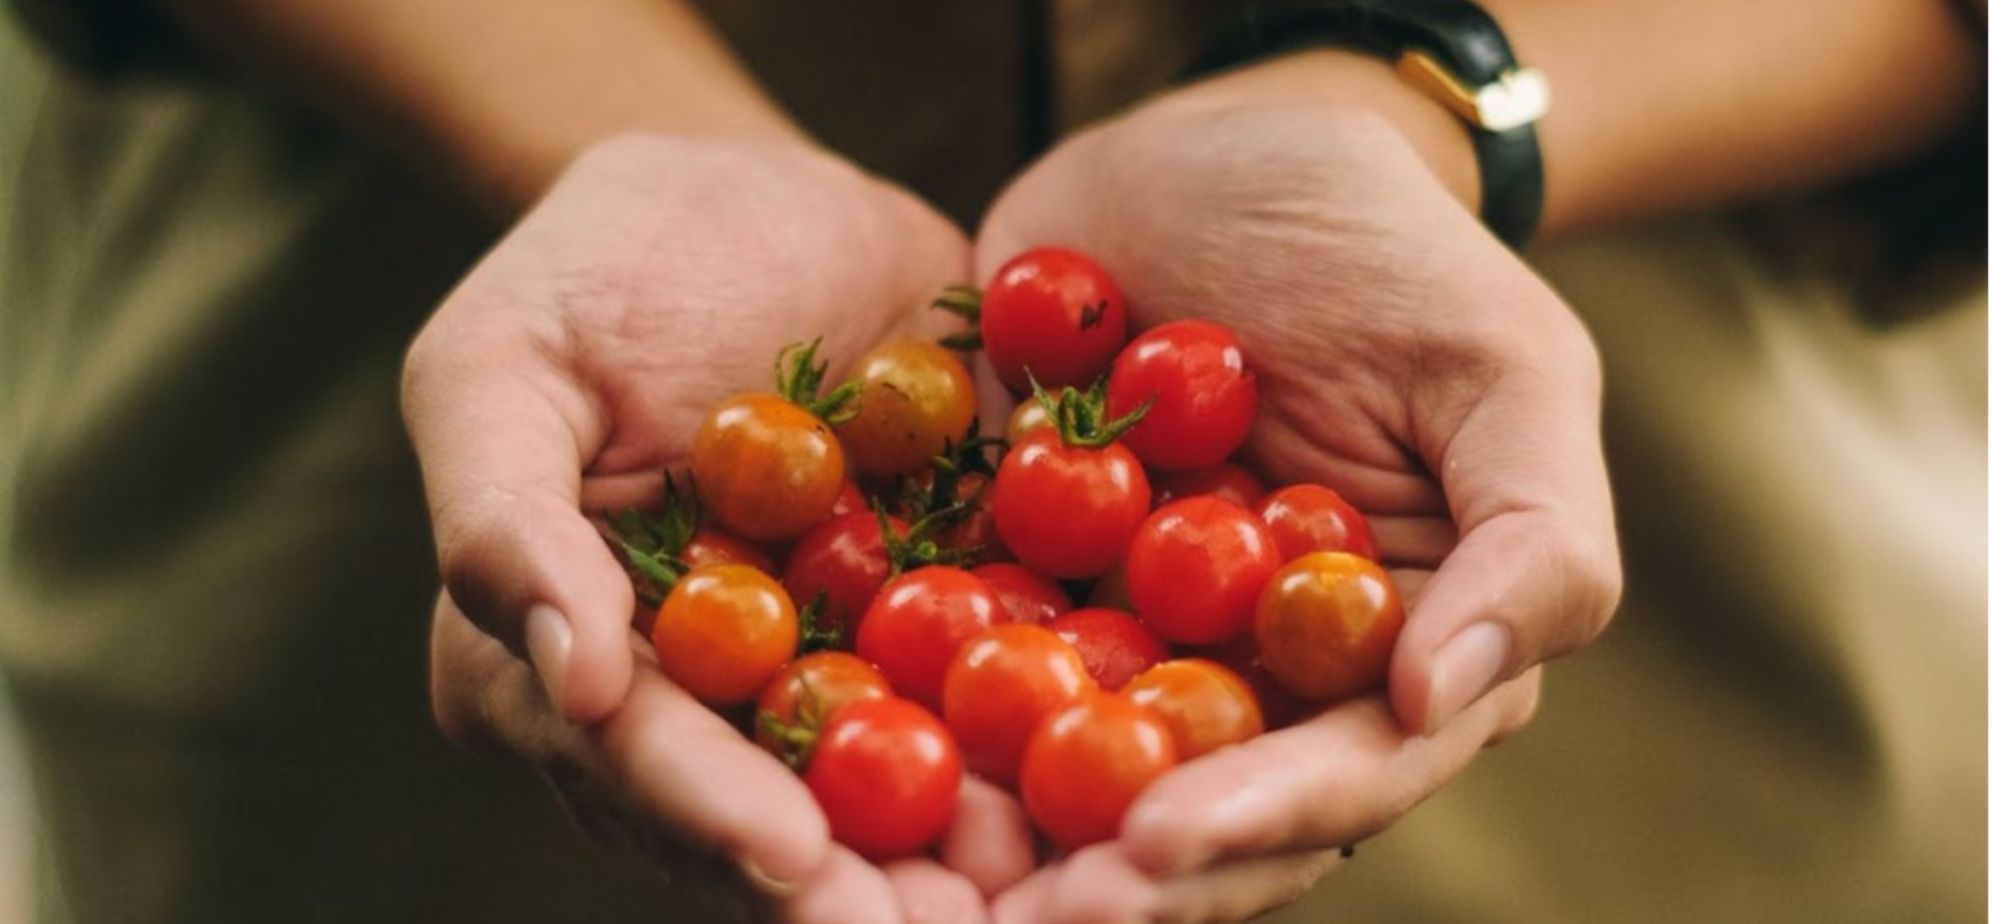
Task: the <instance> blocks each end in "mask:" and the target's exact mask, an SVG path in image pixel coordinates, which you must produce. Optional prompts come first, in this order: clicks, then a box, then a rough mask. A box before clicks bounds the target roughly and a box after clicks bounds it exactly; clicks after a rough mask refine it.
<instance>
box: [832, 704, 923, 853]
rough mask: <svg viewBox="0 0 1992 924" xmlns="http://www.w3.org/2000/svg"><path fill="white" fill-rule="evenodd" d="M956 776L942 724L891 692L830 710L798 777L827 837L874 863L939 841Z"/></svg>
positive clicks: (919, 707)
mask: <svg viewBox="0 0 1992 924" xmlns="http://www.w3.org/2000/svg"><path fill="white" fill-rule="evenodd" d="M961 777H962V760H961V751H960V749H959V748H957V747H956V746H955V742H954V739H953V738H952V737H950V736H949V735H948V730H947V727H946V726H944V725H942V724H941V720H940V719H937V718H935V717H934V714H933V713H931V712H929V711H927V710H926V709H925V708H923V707H921V706H920V705H919V704H917V703H914V702H911V701H909V700H905V699H900V698H898V697H887V698H884V699H867V700H859V701H857V702H853V703H850V704H848V705H846V706H844V708H842V709H839V710H837V712H836V713H835V714H833V715H831V716H830V720H829V721H828V722H826V723H825V724H824V726H823V732H822V734H821V735H819V736H818V737H817V739H816V747H815V749H814V750H813V751H812V752H811V754H810V757H809V766H808V768H807V769H805V770H804V771H803V775H802V778H803V782H804V783H805V784H806V785H808V787H809V791H810V793H811V794H813V795H814V796H815V797H816V802H817V804H818V805H820V806H822V808H823V815H824V817H825V818H826V819H828V820H829V822H830V836H831V837H833V838H835V839H836V840H837V842H838V843H841V844H843V845H844V846H846V847H849V848H851V849H852V850H854V851H856V852H857V853H858V854H860V855H861V856H863V857H865V858H866V859H868V860H871V861H873V862H879V861H884V860H891V859H895V858H898V857H904V856H908V855H911V854H915V853H918V852H919V851H921V850H922V849H924V848H926V847H927V846H928V845H929V844H932V843H934V842H935V841H936V840H939V839H940V836H941V835H942V833H944V832H945V831H946V830H947V828H948V824H949V823H950V822H952V821H953V820H954V814H955V805H956V802H957V797H958V796H959V794H960V791H961Z"/></svg>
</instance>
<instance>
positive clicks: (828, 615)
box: [782, 510, 906, 646]
mask: <svg viewBox="0 0 1992 924" xmlns="http://www.w3.org/2000/svg"><path fill="white" fill-rule="evenodd" d="M886 523H887V524H888V525H889V526H890V527H891V529H892V530H893V532H894V533H895V534H897V535H900V536H904V535H905V534H906V524H905V523H903V522H901V521H900V520H899V518H897V517H890V516H889V517H886ZM891 575H892V559H891V556H890V555H889V554H888V553H887V552H886V548H885V534H884V533H883V532H881V531H880V530H879V525H878V514H876V513H873V512H871V511H868V510H864V511H858V512H855V513H847V514H844V515H842V516H836V517H831V518H830V519H828V520H824V521H823V522H821V523H819V524H817V525H816V527H815V528H814V529H811V530H810V531H809V532H807V533H804V534H803V537H802V539H801V541H799V542H797V543H796V544H795V549H794V550H792V551H791V552H789V557H788V564H787V566H786V567H784V568H783V569H782V586H783V587H784V588H786V589H787V590H788V592H789V597H790V599H792V600H794V601H795V602H796V603H797V604H799V605H802V606H808V605H809V604H811V603H813V602H815V600H816V599H817V595H818V594H821V595H822V596H823V609H822V611H821V616H822V627H823V628H826V629H828V628H831V627H835V628H837V629H838V630H840V631H842V632H843V638H844V643H845V645H847V646H848V645H849V644H850V643H851V640H852V638H853V636H854V630H855V629H856V628H857V623H858V617H860V616H862V615H864V612H865V610H866V609H867V608H868V607H870V606H871V602H872V598H873V597H876V596H878V591H879V588H881V587H884V586H885V581H886V578H888V577H890V576H891Z"/></svg>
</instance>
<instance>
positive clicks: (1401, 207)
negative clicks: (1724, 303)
mask: <svg viewBox="0 0 1992 924" xmlns="http://www.w3.org/2000/svg"><path fill="white" fill-rule="evenodd" d="M1040 244H1058V245H1064V246H1070V247H1074V248H1077V249H1079V250H1082V251H1085V252H1087V253H1090V254H1092V255H1093V256H1094V257H1096V258H1097V259H1099V260H1100V262H1101V263H1102V264H1103V265H1104V266H1105V267H1106V268H1107V270H1108V271H1109V272H1111V273H1112V274H1113V275H1114V276H1115V278H1116V279H1117V280H1118V281H1120V283H1121V285H1122V287H1123V289H1124V290H1125V292H1126V294H1127V297H1128V300H1129V303H1130V305H1131V308H1132V318H1133V323H1134V324H1135V326H1136V327H1146V326H1152V325H1154V324H1156V323H1159V322H1162V321H1165V320H1169V319H1172V318H1177V317H1185V316H1195V317H1202V318H1208V319H1211V320H1216V321H1220V322H1222V323H1225V324H1227V325H1229V326H1230V327H1232V328H1233V329H1234V330H1235V331H1237V333H1238V334H1239V336H1240V338H1241V339H1242V341H1243V343H1244V345H1245V348H1246V350H1247V354H1248V356H1250V357H1251V359H1252V361H1253V364H1254V367H1255V369H1256V370H1257V374H1258V376H1259V388H1260V392H1259V394H1260V405H1259V420H1258V422H1257V423H1256V424H1255V428H1254V431H1253V434H1252V436H1251V439H1250V441H1249V443H1248V445H1247V450H1246V451H1247V455H1248V462H1249V463H1250V464H1251V465H1252V466H1253V467H1255V468H1256V469H1257V470H1258V471H1259V472H1260V473H1261V474H1262V475H1264V476H1266V477H1267V478H1268V480H1269V481H1270V482H1271V483H1290V482H1298V481H1316V482H1320V483H1323V484H1326V485H1328V486H1330V487H1333V488H1335V489H1336V490H1338V491H1340V492H1341V493H1342V494H1343V495H1344V496H1346V497H1347V498H1348V499H1349V500H1350V501H1351V502H1352V503H1354V504H1355V505H1356V506H1357V507H1359V508H1361V509H1363V510H1364V511H1365V512H1366V513H1368V514H1369V515H1370V516H1371V518H1372V523H1373V525H1374V527H1375V531H1376V536H1377V542H1378V547H1379V550H1380V555H1381V557H1382V558H1384V560H1385V562H1386V564H1388V565H1390V566H1392V567H1393V569H1394V570H1395V571H1396V573H1397V574H1398V576H1399V577H1400V579H1401V581H1402V582H1403V584H1404V586H1405V587H1406V589H1407V597H1408V601H1409V616H1408V620H1407V623H1406V627H1405V629H1404V632H1403V635H1402V636H1401V638H1400V641H1399V644H1398V647H1397V652H1396V655H1395V658H1394V661H1393V663H1392V667H1391V671H1390V683H1389V696H1388V700H1387V702H1386V701H1384V700H1375V701H1364V702H1359V703H1357V704H1354V705H1349V706H1346V707H1339V708H1336V709H1333V710H1330V711H1329V712H1327V713H1325V714H1323V715H1321V716H1318V717H1316V718H1314V719H1312V720H1310V721H1309V722H1306V723H1304V724H1302V725H1300V726H1296V727H1294V728H1291V729H1287V730H1285V731H1281V732H1278V733H1274V734H1271V735H1267V736H1265V737H1264V738H1263V739H1262V740H1260V741H1255V742H1253V743H1251V744H1249V745H1246V746H1244V747H1240V748H1236V749H1233V750H1231V751H1228V752H1225V753H1222V754H1218V755H1213V756H1211V757H1208V758H1206V759H1203V760H1198V761H1195V762H1192V763H1190V764H1186V765H1184V766H1183V767H1181V768H1179V769H1178V770H1176V771H1173V772H1172V773H1171V774H1169V775H1167V776H1165V777H1164V778H1163V779H1162V780H1160V781H1158V782H1157V783H1156V784H1155V785H1154V786H1153V787H1152V788H1151V790H1150V791H1149V792H1147V793H1145V794H1144V796H1143V797H1142V798H1141V799H1140V800H1139V801H1138V802H1137V803H1136V805H1135V806H1134V807H1133V808H1132V809H1131V811H1130V813H1129V816H1128V819H1127V821H1126V823H1125V825H1124V827H1123V829H1122V833H1121V837H1120V838H1119V839H1118V840H1116V841H1114V842H1112V843H1110V844H1107V845H1101V846H1099V847H1096V848H1089V849H1088V850H1086V851H1081V852H1079V853H1078V854H1075V855H1073V856H1072V857H1070V858H1067V859H1066V860H1065V861H1064V862H1063V863H1060V864H1055V865H1053V866H1052V867H1049V868H1047V869H1046V870H1044V871H1042V872H1040V873H1037V874H1034V875H1032V876H1031V877H1030V878H1028V879H1026V880H1025V881H1024V882H1023V883H1022V884H1020V885H1018V886H1017V887H1016V888H1015V889H1014V890H1012V893H1010V894H1008V895H1006V896H1005V897H1004V899H1003V900H1001V901H999V903H998V905H997V909H998V911H999V917H1001V918H1003V919H1008V918H1007V917H1004V915H1007V914H1010V913H1014V909H1016V908H1029V909H1031V912H1030V915H1029V916H1028V919H1032V920H1042V921H1062V920H1074V921H1077V920H1093V921H1108V920H1172V921H1173V920H1235V919H1237V918H1239V917H1241V916H1242V914H1243V913H1244V912H1248V911H1252V910H1257V909H1258V908H1262V907H1265V906H1269V905H1275V904H1278V903H1279V902H1281V901H1283V900H1285V899H1287V898H1290V897H1291V896H1292V895H1294V894H1297V888H1298V887H1297V883H1303V882H1311V881H1312V877H1316V876H1319V875H1320V874H1322V873H1323V872H1325V871H1326V870H1327V869H1329V868H1331V867H1332V866H1333V865H1334V859H1335V857H1334V856H1333V853H1334V852H1335V851H1336V850H1337V848H1339V847H1341V846H1343V845H1346V844H1349V843H1352V842H1353V841H1354V840H1356V839H1358V838H1361V837H1363V836H1365V835H1367V834H1371V833H1374V832H1375V831H1377V830H1380V829H1381V828H1383V827H1386V826H1387V825H1388V824H1389V823H1391V822H1392V821H1394V820H1395V819H1396V818H1397V817H1398V816H1399V815H1401V814H1402V813H1403V812H1405V811H1407V810H1408V809H1409V808H1410V807H1411V806H1412V805H1414V804H1415V803H1416V802H1418V801H1419V800H1421V799H1422V798H1424V797H1425V796H1427V795H1429V794H1430V793H1432V792H1434V791H1436V790H1437V789H1438V788H1439V787H1441V786H1443V785H1444V784H1445V783H1446V782H1447V781H1449V780H1450V779H1451V778H1452V777H1453V776H1454V775H1456V774H1457V773H1458V772H1459V771H1460V770H1461V769H1463V768H1464V766H1465V765H1466V763H1467V762H1468V759H1469V758H1470V756H1471V755H1472V754H1473V753H1475V752H1477V750H1478V749H1479V748H1480V747H1481V746H1482V745H1484V744H1485V743H1487V742H1489V741H1492V740H1495V739H1497V738H1498V737H1500V736H1502V735H1504V734H1506V733H1508V732H1510V731H1512V730H1514V729H1515V728H1517V727H1519V726H1520V725H1522V724H1524V723H1526V722H1527V721H1528V719H1529V717H1530V716H1531V714H1532V713H1533V705H1534V702H1535V696H1536V685H1537V683H1538V680H1537V678H1538V672H1537V671H1535V670H1534V667H1535V665H1537V664H1540V663H1541V662H1543V661H1545V660H1547V659H1550V658H1553V657H1556V656H1558V655H1562V654H1566V653H1569V652H1571V651H1574V650H1576V649H1578V648H1580V647H1581V646H1583V645H1584V644H1586V643H1587V642H1589V641H1590V640H1591V639H1592V638H1594V637H1595V636H1596V635H1597V633H1598V632H1599V631H1601V629H1602V628H1603V627H1604V625H1605V624H1606V622H1607V621H1608V619H1609V617H1610V614H1611V613H1612V611H1613V609H1614V608H1615V607H1616V605H1617V597H1618V592H1619V583H1620V575H1619V568H1618V553H1617V543H1616V536H1615V530H1614V526H1613V518H1612V510H1611V500H1610V494H1609V488H1608V486H1607V481H1606V475H1605V469H1604V462H1603V455H1602V451H1601V448H1600V436H1599V416H1600V389H1601V383H1600V378H1601V376H1600V370H1599V365H1598V359H1597V355H1596V351H1595V348H1594V347H1593V346H1592V344H1591V341H1590V339H1589V337H1588V335H1587V334H1586V332H1585V331H1584V329H1583V328H1582V326H1581V325H1580V323H1579V322H1578V321H1577V320H1576V318H1575V317H1574V316H1573V315H1572V314H1571V313H1570V311H1569V310H1568V309H1567V308H1566V307H1565V306H1564V305H1563V304H1562V303H1561V302H1560V301H1559V300H1558V299H1557V297H1556V296H1555V295H1554V293H1552V292H1551V291H1550V290H1549V289H1548V287H1547V286H1546V285H1545V284H1544V283H1543V282H1541V281H1540V280H1539V279H1538V278H1537V277H1536V276H1535V275H1534V274H1533V273H1532V272H1531V271H1530V270H1529V269H1528V268H1527V266H1526V265H1525V264H1523V263H1522V262H1521V261H1520V260H1519V259H1518V258H1517V257H1516V256H1515V255H1514V254H1513V253H1511V252H1510V251H1508V250H1507V249H1506V248H1504V247H1503V246H1502V245H1501V244H1500V243H1499V242H1498V241H1497V240H1496V239H1494V238H1493V237H1492V236H1491V235H1490V234H1488V233H1487V232H1486V231H1485V230H1484V229H1483V228H1481V227H1480V226H1479V224H1478V223H1477V222H1476V220H1475V219H1474V217H1473V216H1472V214H1471V213H1470V212H1468V211H1467V210H1466V209H1465V208H1463V207H1462V206H1461V205H1460V203H1459V202H1458V201H1456V199H1455V198H1454V197H1453V196H1452V195H1451V194H1449V193H1448V192H1447V190H1446V189H1445V188H1444V187H1443V186H1442V185H1441V184H1440V183H1439V182H1438V181H1437V180H1436V179H1435V178H1434V175H1433V174H1432V172H1431V171H1430V170H1428V169H1427V168H1426V167H1425V165H1424V163H1423V162H1422V161H1421V160H1420V159H1419V157H1418V154H1417V153H1416V151H1414V150H1413V148H1411V147H1410V146H1409V145H1408V144H1407V143H1406V142H1405V141H1404V140H1403V138H1402V137H1401V136H1400V135H1399V133H1398V132H1397V131H1396V129H1395V128H1394V127H1393V126H1392V125H1391V124H1390V123H1388V122H1386V121H1384V120H1383V119H1381V118H1380V117H1377V116H1375V115H1372V114H1370V113H1369V112H1367V111H1364V110H1358V109H1351V108H1345V107H1339V106H1335V105H1330V104H1325V103H1315V102H1306V101H1296V100H1286V101H1282V102H1278V103H1269V104H1262V105H1231V104H1226V105H1212V104H1207V103H1203V102H1199V101H1197V100H1196V98H1195V97H1194V95H1191V96H1187V97H1181V98H1178V99H1174V100H1171V99H1165V100H1163V101H1160V102H1157V103H1154V104H1151V105H1150V106H1148V107H1146V108H1144V109H1142V110H1137V111H1136V112H1134V113H1132V114H1130V115H1128V116H1124V117H1122V118H1121V119H1119V120H1117V121H1114V122H1110V123H1107V124H1105V125H1103V126H1101V127H1099V128H1096V129H1093V130H1091V131H1089V132H1087V133H1085V134H1082V135H1079V136H1077V137H1075V138H1073V139H1071V140H1070V141H1068V142H1066V143H1065V144H1063V145H1061V146H1060V147H1059V148H1058V149H1056V150H1054V151H1053V152H1052V153H1051V154H1049V155H1048V156H1047V157H1046V158H1045V159H1044V160H1043V161H1042V162H1040V163H1039V164H1037V165H1036V166H1035V167H1033V168H1032V169H1031V170H1030V171H1029V172H1028V173H1026V174H1025V175H1024V176H1022V177H1020V178H1019V180H1018V181H1017V182H1015V183H1014V184H1013V185H1012V186H1011V187H1010V189H1009V190H1008V191H1007V192H1006V193H1005V194H1004V195H1003V196H1002V197H1001V199H999V201H998V202H997V203H996V205H995V206H994V208H993V209H992V210H991V212H990V214H989V216H988V218H987V220H986V222H985V224H984V226H983V228H982V230H981V233H980V235H979V237H978V240H977V271H978V276H977V278H988V275H989V274H990V273H991V272H993V271H994V269H995V268H996V267H997V266H998V265H999V264H1000V263H1001V262H1002V261H1003V260H1005V259H1007V258H1008V257H1010V256H1012V255H1014V254H1015V253H1017V252H1018V251H1021V250H1023V249H1025V248H1026V247H1029V246H1033V245H1040ZM1490 691H1492V692H1490ZM1081 866H1085V867H1087V868H1089V869H1091V870H1092V871H1093V873H1095V874H1100V875H1105V874H1106V871H1107V870H1118V871H1120V872H1121V873H1124V874H1125V875H1124V876H1123V877H1122V878H1123V879H1124V880H1125V881H1127V882H1129V883H1135V882H1141V883H1147V884H1148V887H1147V888H1134V887H1132V886H1130V887H1128V888H1124V889H1120V890H1091V892H1090V893H1088V895H1087V897H1086V900H1085V901H1083V902H1079V904H1077V905H1076V906H1074V905H1071V904H1069V903H1061V901H1060V900H1058V899H1057V898H1055V897H1047V896H1056V895H1059V894H1063V893H1062V891H1061V889H1060V886H1059V883H1060V882H1061V881H1070V877H1072V876H1074V875H1076V870H1078V869H1079V868H1080V867H1081ZM1155 889H1163V890H1164V891H1160V892H1157V891H1155ZM1185 890H1187V894H1186V891H1185ZM1082 891H1083V890H1082ZM1072 894H1073V895H1078V894H1080V892H1078V891H1075V892H1073V893H1072ZM1115 896H1120V897H1118V898H1116V897H1115ZM1143 896H1146V898H1144V897H1143ZM1158 896H1162V897H1166V899H1167V901H1163V902H1160V903H1155V904H1144V901H1149V902H1152V901H1153V900H1154V899H1156V898H1157V897H1158ZM1194 896H1203V897H1204V899H1203V900H1198V899H1196V898H1194ZM1071 907H1077V908H1080V909H1082V910H1083V913H1080V912H1076V911H1073V912H1069V913H1068V911H1067V909H1069V908H1071ZM1149 907H1154V908H1165V909H1167V913H1164V914H1157V915H1150V914H1147V913H1146V912H1145V911H1143V910H1142V909H1143V908H1149ZM1193 909H1206V910H1207V913H1204V912H1195V913H1193ZM1019 919H1025V918H1019Z"/></svg>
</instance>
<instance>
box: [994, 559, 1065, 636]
mask: <svg viewBox="0 0 1992 924" xmlns="http://www.w3.org/2000/svg"><path fill="white" fill-rule="evenodd" d="M969 570H970V571H972V572H974V574H975V576H976V577H979V578H981V579H982V581H983V583H985V584H988V585H989V589H990V590H993V591H995V592H996V599H998V600H1001V601H1002V602H1003V609H1004V610H1006V611H1008V612H1009V614H1010V620H1011V621H1012V622H1028V623H1034V624H1038V625H1042V624H1044V623H1047V622H1050V621H1051V620H1052V619H1053V618H1054V617H1056V616H1058V615H1059V614H1060V613H1064V612H1067V611H1069V610H1071V609H1072V596H1071V595H1070V594H1067V593H1066V592H1065V588H1063V587H1060V586H1058V582H1057V581H1054V580H1052V579H1050V578H1048V577H1045V576H1044V575H1042V574H1039V573H1037V572H1035V571H1032V570H1031V569H1029V568H1026V567H1024V566H1023V565H1020V564H1018V563H1016V562H1013V561H993V562H989V563H987V564H981V565H976V566H975V567H973V568H970V569H969Z"/></svg>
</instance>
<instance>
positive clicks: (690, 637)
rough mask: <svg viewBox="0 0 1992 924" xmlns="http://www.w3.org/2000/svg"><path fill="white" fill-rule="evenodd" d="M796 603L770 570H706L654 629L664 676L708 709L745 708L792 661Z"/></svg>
mask: <svg viewBox="0 0 1992 924" xmlns="http://www.w3.org/2000/svg"><path fill="white" fill-rule="evenodd" d="M801 634H802V626H801V621H800V619H799V618H798V617H797V614H796V610H795V604H794V602H793V601H791V600H790V599H789V595H788V593H787V591H784V590H783V589H782V585H781V584H780V582H778V581H776V580H775V579H774V578H773V577H772V576H770V575H769V574H768V573H767V572H764V571H761V570H760V569H758V568H755V567H752V566H749V565H741V564H730V563H729V564H719V565H708V566H706V567H703V568H697V569H694V570H692V571H690V572H688V573H686V574H685V576H684V577H682V578H680V579H679V580H678V583H677V585H676V586H674V587H672V588H671V592H670V593H669V594H667V595H666V596H665V597H664V603H663V605H662V606H660V607H659V608H658V610H657V620H656V622H655V624H654V625H652V626H651V629H650V640H651V647H652V648H654V649H655V650H656V652H657V665H658V668H659V669H660V670H662V671H663V672H664V675H665V676H666V677H669V678H671V680H673V681H674V682H676V683H677V684H678V685H679V686H681V687H684V688H685V690H686V691H687V692H689V693H691V694H692V696H694V697H696V698H697V699H698V700H699V701H700V702H703V703H705V704H707V705H709V706H732V705H739V704H741V703H747V702H751V701H753V700H754V698H755V697H756V696H758V695H760V692H761V690H762V689H764V688H765V687H766V686H767V685H768V682H769V681H770V680H772V679H773V678H774V676H775V674H776V673H778V672H780V671H781V669H782V668H783V667H784V666H785V665H787V664H788V662H789V661H790V660H791V659H793V658H794V657H795V652H796V644H797V643H798V642H799V641H800V640H801Z"/></svg>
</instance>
